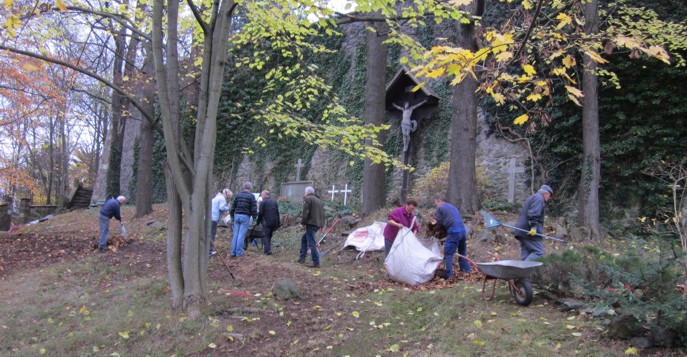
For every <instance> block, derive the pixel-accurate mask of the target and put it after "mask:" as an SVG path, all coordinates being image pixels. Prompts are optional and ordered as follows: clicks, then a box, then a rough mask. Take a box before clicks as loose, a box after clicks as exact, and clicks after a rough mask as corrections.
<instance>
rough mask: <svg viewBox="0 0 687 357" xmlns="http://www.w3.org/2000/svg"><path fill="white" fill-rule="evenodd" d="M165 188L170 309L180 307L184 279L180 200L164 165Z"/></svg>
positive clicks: (172, 178)
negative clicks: (170, 294)
mask: <svg viewBox="0 0 687 357" xmlns="http://www.w3.org/2000/svg"><path fill="white" fill-rule="evenodd" d="M164 166H165V183H166V186H167V207H168V208H167V274H168V275H169V287H170V289H171V290H172V308H173V309H176V308H179V307H181V306H182V303H183V298H184V277H183V269H182V267H181V248H182V246H181V220H182V219H183V216H182V213H181V200H180V199H179V193H178V192H177V189H176V186H175V184H174V176H172V173H171V171H170V168H169V165H167V164H165V165H164Z"/></svg>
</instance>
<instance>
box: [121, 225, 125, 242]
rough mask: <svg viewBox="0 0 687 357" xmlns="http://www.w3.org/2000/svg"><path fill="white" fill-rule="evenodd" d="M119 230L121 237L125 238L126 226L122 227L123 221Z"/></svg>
mask: <svg viewBox="0 0 687 357" xmlns="http://www.w3.org/2000/svg"><path fill="white" fill-rule="evenodd" d="M121 232H122V237H124V238H126V228H125V227H124V223H122V224H121Z"/></svg>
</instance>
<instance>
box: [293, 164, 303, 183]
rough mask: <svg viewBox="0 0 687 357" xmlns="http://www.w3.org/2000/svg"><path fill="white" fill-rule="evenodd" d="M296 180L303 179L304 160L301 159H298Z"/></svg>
mask: <svg viewBox="0 0 687 357" xmlns="http://www.w3.org/2000/svg"><path fill="white" fill-rule="evenodd" d="M294 166H296V181H300V180H301V167H303V161H301V159H298V163H297V164H296V165H294Z"/></svg>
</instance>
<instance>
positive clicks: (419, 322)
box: [0, 217, 628, 356]
mask: <svg viewBox="0 0 687 357" xmlns="http://www.w3.org/2000/svg"><path fill="white" fill-rule="evenodd" d="M90 218H92V217H90ZM90 218H89V219H90ZM57 222H58V223H59V224H63V223H64V222H61V221H57ZM134 226H135V224H134ZM138 226H139V228H136V229H133V230H135V233H136V234H138V235H139V236H141V237H142V240H143V241H145V242H148V241H151V242H153V243H154V244H157V245H156V247H157V246H158V245H161V244H163V243H162V241H161V240H162V239H161V238H160V232H159V230H158V229H152V230H148V229H149V228H150V227H148V226H145V225H141V224H139V225H138ZM132 228H133V227H132ZM301 235H302V230H300V229H299V228H297V227H288V228H286V227H285V228H284V229H281V230H279V231H278V234H277V236H276V238H275V239H274V245H275V253H276V254H275V255H273V256H271V257H264V256H261V255H259V254H256V252H255V250H254V248H253V250H252V251H251V252H252V253H251V257H249V260H241V261H237V260H233V261H232V260H230V261H229V262H228V263H230V264H234V266H233V267H232V271H233V272H234V274H235V275H236V276H237V280H235V281H234V280H230V278H229V277H228V273H227V272H226V270H225V268H224V267H223V266H222V263H221V262H220V261H218V260H216V259H213V260H212V261H211V263H210V264H211V265H210V267H209V271H210V274H211V279H210V280H209V286H208V290H209V294H208V299H209V304H208V305H206V306H205V307H204V310H205V312H206V315H207V316H208V317H207V319H204V320H201V321H190V320H188V319H187V318H186V316H185V315H184V314H183V313H182V312H179V311H173V310H171V309H170V306H169V304H170V294H169V291H168V286H167V277H166V272H165V270H164V267H161V266H158V267H151V268H150V269H151V270H150V271H148V270H145V268H143V267H142V265H141V264H144V263H138V265H137V264H134V263H132V262H131V261H129V259H133V258H127V255H126V254H125V253H117V254H119V255H114V254H113V255H111V256H109V257H110V258H112V259H113V260H110V261H103V260H102V259H101V256H99V255H97V254H93V255H88V256H85V257H83V258H82V259H79V260H77V261H76V262H64V263H56V264H53V265H50V266H48V267H45V268H40V269H30V270H26V271H22V272H18V273H16V274H14V275H12V276H10V277H8V279H6V280H5V281H2V282H0V284H1V285H0V299H2V301H3V302H5V303H4V304H1V305H0V316H2V317H3V318H2V323H1V325H2V326H0V328H1V329H2V330H1V331H2V333H0V346H2V347H0V348H2V350H0V355H3V356H4V355H8V356H37V355H41V354H42V353H43V354H45V355H48V356H86V355H102V356H117V355H122V356H124V355H126V356H146V355H150V356H170V355H177V356H184V355H218V356H226V355H285V356H347V355H348V356H376V355H380V356H473V355H475V356H483V355H524V356H533V355H546V356H549V355H562V356H576V355H623V351H624V350H625V349H626V348H627V346H628V345H627V344H626V343H609V342H608V341H604V340H601V339H600V337H599V336H600V333H601V331H602V330H603V327H602V326H601V322H600V321H598V320H591V319H587V318H585V317H584V316H581V315H577V314H566V313H561V312H559V311H558V310H557V309H556V308H555V307H554V306H551V305H549V304H548V302H547V301H546V300H545V299H543V298H542V297H539V296H537V295H535V300H534V303H533V305H531V306H529V307H520V306H518V305H517V304H515V302H514V301H513V299H512V297H511V296H510V295H509V293H508V289H507V288H506V287H505V286H498V287H497V290H496V297H495V299H494V300H492V301H489V302H485V301H483V300H481V287H482V285H481V283H479V282H459V283H457V284H455V285H451V286H450V287H448V288H442V289H422V288H415V289H408V288H406V287H404V286H402V285H400V284H394V283H389V282H386V281H384V279H383V259H382V255H383V253H381V252H370V253H368V254H367V255H366V256H365V257H364V258H363V259H361V260H357V261H354V260H353V259H352V258H353V256H355V253H354V252H349V251H343V252H341V253H340V254H332V255H331V256H328V257H326V258H324V259H323V260H322V266H323V268H322V269H320V270H319V271H313V270H310V269H307V268H305V267H303V266H301V265H297V264H295V263H294V262H293V261H295V259H296V258H297V255H298V249H299V246H300V236H301ZM334 242H335V243H332V244H337V245H340V244H342V242H343V241H342V239H340V238H337V240H335V241H334ZM153 243H151V244H153ZM218 245H219V248H221V249H224V251H225V252H226V249H227V248H228V242H227V239H226V237H222V238H220V240H219V241H218ZM142 249H144V250H146V251H147V250H148V249H147V248H145V247H144V248H142ZM221 249H219V250H220V251H222V250H221ZM132 254H133V253H132ZM162 254H164V253H162ZM162 261H164V260H161V261H160V262H162ZM160 264H163V263H160ZM283 278H292V279H293V280H294V281H295V282H296V283H297V284H298V285H299V287H300V288H301V290H302V292H303V295H304V297H303V299H302V300H300V301H281V300H278V299H276V298H275V297H274V296H272V294H271V285H272V283H273V282H274V281H275V280H277V279H283ZM225 289H231V290H237V291H247V292H249V293H250V294H251V295H252V297H250V298H245V297H238V296H234V295H227V294H225V293H223V291H224V290H225ZM535 290H536V288H535Z"/></svg>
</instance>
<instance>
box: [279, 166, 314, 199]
mask: <svg viewBox="0 0 687 357" xmlns="http://www.w3.org/2000/svg"><path fill="white" fill-rule="evenodd" d="M293 166H294V167H295V168H296V181H291V182H284V183H282V184H281V187H280V190H279V196H281V197H286V200H287V201H289V202H303V195H304V194H305V188H306V187H308V186H311V187H312V185H313V182H312V181H301V168H303V166H304V165H303V160H301V159H298V162H297V163H296V164H295V165H293Z"/></svg>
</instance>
